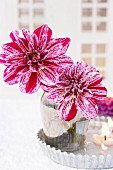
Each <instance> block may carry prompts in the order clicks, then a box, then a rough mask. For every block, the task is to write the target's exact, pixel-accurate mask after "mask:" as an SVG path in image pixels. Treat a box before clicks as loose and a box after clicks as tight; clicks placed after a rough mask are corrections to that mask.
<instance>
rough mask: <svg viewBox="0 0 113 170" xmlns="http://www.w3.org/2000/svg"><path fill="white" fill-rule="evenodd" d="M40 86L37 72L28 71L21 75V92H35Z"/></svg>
mask: <svg viewBox="0 0 113 170" xmlns="http://www.w3.org/2000/svg"><path fill="white" fill-rule="evenodd" d="M39 87H40V83H39V80H38V74H37V73H36V72H28V73H25V74H24V75H22V77H21V79H20V83H19V88H20V90H21V92H23V93H28V94H31V93H35V92H36V91H37V90H38V89H39Z"/></svg>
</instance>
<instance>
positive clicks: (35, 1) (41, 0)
mask: <svg viewBox="0 0 113 170" xmlns="http://www.w3.org/2000/svg"><path fill="white" fill-rule="evenodd" d="M43 2H44V0H33V3H43Z"/></svg>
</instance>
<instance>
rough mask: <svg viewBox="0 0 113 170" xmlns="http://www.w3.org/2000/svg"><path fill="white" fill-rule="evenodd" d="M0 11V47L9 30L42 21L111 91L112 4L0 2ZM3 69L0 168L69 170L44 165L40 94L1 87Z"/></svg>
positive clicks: (87, 0)
mask: <svg viewBox="0 0 113 170" xmlns="http://www.w3.org/2000/svg"><path fill="white" fill-rule="evenodd" d="M0 7H1V8H0V46H1V45H2V44H3V43H7V42H9V41H10V39H9V33H10V32H11V31H12V30H15V29H21V28H23V27H25V28H28V29H29V30H30V31H33V30H34V29H35V28H37V27H38V26H40V25H42V24H44V23H46V24H48V25H49V26H50V28H51V29H52V30H53V37H70V38H71V44H70V47H69V49H68V52H67V54H68V55H69V56H71V57H72V58H73V59H74V61H77V60H81V59H82V60H84V61H86V62H87V63H88V64H89V65H93V66H95V67H96V68H97V69H99V71H100V72H101V73H102V74H103V77H104V82H105V84H107V86H108V88H109V89H110V90H111V91H113V86H112V84H113V76H112V73H113V64H112V63H113V47H112V46H113V22H112V20H113V9H112V7H113V0H3V1H2V0H0ZM0 51H1V50H0ZM4 68H5V67H4V66H0V170H53V168H54V169H56V170H57V169H58V168H59V169H61V170H63V169H71V168H66V167H62V166H60V165H57V164H55V163H53V162H52V161H50V160H49V159H48V158H46V157H45V156H44V155H43V154H42V153H41V151H40V148H39V146H38V143H37V139H36V133H37V131H38V129H40V128H41V127H42V123H41V116H40V102H39V101H40V97H41V95H42V93H43V92H42V91H41V90H39V91H38V92H37V93H35V94H32V95H28V94H23V93H21V92H20V91H19V88H18V85H13V86H9V85H7V84H6V83H4V81H3V70H4ZM44 161H45V163H44Z"/></svg>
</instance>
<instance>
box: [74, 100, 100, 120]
mask: <svg viewBox="0 0 113 170" xmlns="http://www.w3.org/2000/svg"><path fill="white" fill-rule="evenodd" d="M77 106H78V110H79V111H80V112H81V114H82V115H83V116H84V117H85V118H86V119H89V120H91V119H94V118H95V117H96V116H97V114H98V107H97V103H96V102H94V101H93V100H91V98H87V99H86V98H85V97H81V98H80V99H79V100H77Z"/></svg>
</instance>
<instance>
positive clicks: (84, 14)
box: [82, 8, 92, 17]
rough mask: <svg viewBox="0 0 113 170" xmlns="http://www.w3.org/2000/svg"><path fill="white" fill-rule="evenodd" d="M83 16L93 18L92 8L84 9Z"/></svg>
mask: <svg viewBox="0 0 113 170" xmlns="http://www.w3.org/2000/svg"><path fill="white" fill-rule="evenodd" d="M82 16H83V17H91V16H92V8H83V9H82Z"/></svg>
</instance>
